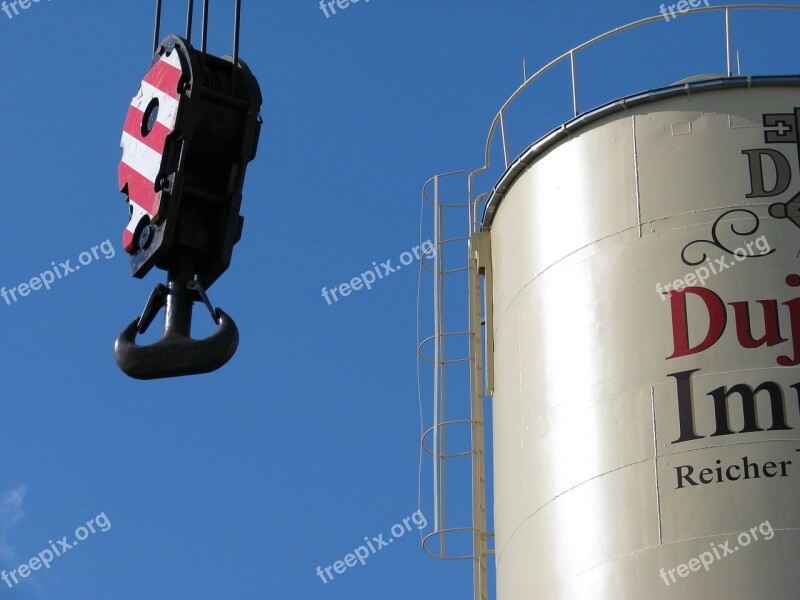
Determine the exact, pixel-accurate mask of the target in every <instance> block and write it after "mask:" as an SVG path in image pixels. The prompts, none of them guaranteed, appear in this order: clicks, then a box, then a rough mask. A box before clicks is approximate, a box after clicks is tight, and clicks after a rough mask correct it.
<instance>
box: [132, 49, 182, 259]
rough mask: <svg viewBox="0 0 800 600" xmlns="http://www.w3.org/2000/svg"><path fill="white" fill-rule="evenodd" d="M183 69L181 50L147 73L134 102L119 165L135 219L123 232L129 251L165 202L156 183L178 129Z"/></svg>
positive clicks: (158, 63)
mask: <svg viewBox="0 0 800 600" xmlns="http://www.w3.org/2000/svg"><path fill="white" fill-rule="evenodd" d="M182 74H183V70H182V67H181V61H180V58H179V56H178V52H177V50H173V52H171V53H170V55H169V56H167V55H166V54H164V55H162V56H161V58H160V59H159V60H158V61H156V63H155V64H154V65H153V66H152V67H151V69H150V70H149V71H148V72H147V75H145V77H144V79H143V80H142V84H141V86H140V87H139V93H138V94H137V95H136V96H135V97H134V98H133V100H132V101H131V105H130V108H129V109H128V116H127V117H126V118H125V128H124V129H123V132H122V141H121V142H120V147H121V148H122V161H121V162H120V163H119V170H118V174H119V188H120V191H122V192H127V196H128V202H129V204H130V208H131V218H130V221H128V226H127V227H126V228H125V231H124V232H123V233H122V244H123V247H124V248H125V251H126V252H132V251H133V249H134V240H133V235H134V233H135V231H136V227H137V225H138V224H139V222H140V221H141V220H142V219H143V218H144V217H145V216H149V217H150V220H151V221H152V220H154V219H155V217H156V215H157V214H158V211H159V207H160V203H161V192H156V190H155V181H156V177H158V174H159V172H160V171H161V167H162V164H161V163H162V161H163V158H164V148H165V146H166V141H167V136H168V135H169V134H170V133H172V131H173V130H174V129H175V123H176V121H177V118H178V105H179V98H180V95H179V93H178V83H179V81H180V78H181V75H182ZM154 98H156V99H157V100H158V116H157V121H156V123H155V125H154V126H153V128H152V129H151V130H150V131H149V132H148V133H146V134H143V130H144V128H143V126H142V121H143V120H144V118H145V111H146V110H147V107H148V106H149V105H150V103H151V102H152V100H153V99H154Z"/></svg>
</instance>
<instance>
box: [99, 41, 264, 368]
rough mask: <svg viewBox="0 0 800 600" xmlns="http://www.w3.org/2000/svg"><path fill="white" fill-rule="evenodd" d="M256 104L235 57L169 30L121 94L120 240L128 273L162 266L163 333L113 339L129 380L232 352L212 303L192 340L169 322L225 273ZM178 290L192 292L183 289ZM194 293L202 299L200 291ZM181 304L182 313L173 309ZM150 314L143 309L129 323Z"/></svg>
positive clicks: (256, 92)
mask: <svg viewBox="0 0 800 600" xmlns="http://www.w3.org/2000/svg"><path fill="white" fill-rule="evenodd" d="M261 102H262V97H261V90H260V88H259V85H258V82H257V80H256V78H255V76H254V75H253V74H252V73H251V71H250V69H249V68H248V67H247V65H245V63H244V62H242V61H241V60H237V61H236V64H234V59H233V57H231V56H224V57H216V56H213V55H210V54H207V53H205V52H201V51H198V50H196V49H194V48H193V47H192V46H191V44H190V43H189V42H188V41H187V40H185V39H184V38H181V37H179V36H177V35H169V36H167V37H166V38H165V39H164V40H163V41H162V42H161V43H160V44H159V46H158V48H157V49H156V53H155V55H154V57H153V62H152V65H151V67H150V70H149V71H148V72H147V74H146V75H145V76H144V79H143V80H142V82H141V84H140V86H139V91H138V93H137V94H136V96H135V97H134V98H133V100H132V101H131V104H130V107H129V109H128V113H127V116H126V118H125V125H124V129H123V133H122V141H121V143H120V146H121V148H122V160H121V162H120V164H119V169H118V175H119V189H120V191H121V192H122V193H123V194H124V195H125V200H126V202H127V205H128V216H129V218H128V224H127V226H126V227H125V229H124V231H123V233H122V242H123V247H124V249H125V252H127V254H128V255H129V256H130V265H131V274H132V275H133V276H134V277H137V278H142V277H144V276H145V275H146V274H147V273H148V272H149V271H150V270H151V269H152V268H153V267H158V268H160V269H163V270H165V271H167V273H168V281H167V283H168V285H167V286H166V287H165V289H166V290H167V292H166V293H165V295H164V297H165V301H164V302H163V303H162V304H161V306H164V308H165V312H166V315H165V325H164V338H162V340H161V341H159V342H157V343H156V344H153V347H152V348H151V350H153V352H151V353H150V354H147V352H146V350H147V348H148V347H147V346H135V333H136V331H137V330H138V332H139V333H141V332H142V331H143V330H141V329H140V327H139V326H138V325H137V326H133V324H132V325H130V326H128V327H127V328H126V329H125V331H124V332H123V333H122V334H121V335H120V337H119V338H118V340H117V345H116V349H115V354H116V358H117V363H118V364H119V366H120V367H121V368H122V370H123V371H124V372H126V373H127V374H129V375H131V376H132V377H137V378H140V379H149V378H156V377H170V376H176V375H189V374H194V373H198V372H208V371H211V370H214V369H217V368H219V367H221V366H222V365H223V364H225V362H227V361H228V360H229V359H230V358H231V356H232V355H233V353H234V352H235V350H236V342H238V332H237V333H236V335H232V334H233V332H235V328H236V326H235V324H234V323H233V321H232V319H231V318H230V317H228V316H227V315H226V314H225V313H223V312H222V311H219V309H217V311H219V315H217V316H215V315H216V312H215V311H212V316H214V317H215V320H216V321H217V324H218V326H219V327H220V330H219V331H218V332H217V334H214V335H213V336H211V337H210V338H206V340H194V339H192V338H191V337H190V336H189V331H188V330H187V329H186V328H178V329H176V328H175V323H183V322H186V323H188V322H190V321H191V310H192V304H193V302H195V301H197V300H198V294H197V290H201V291H202V290H207V289H208V288H210V287H211V285H213V283H214V282H215V281H216V280H217V279H218V278H219V276H220V275H222V273H224V272H225V270H226V269H227V268H228V266H230V262H231V256H232V254H233V246H234V244H236V242H238V241H239V239H240V238H241V234H242V226H243V223H244V219H243V218H242V216H241V215H240V214H239V209H240V207H241V201H242V186H243V184H244V177H245V171H246V168H247V164H248V163H249V162H250V161H251V160H253V158H255V155H256V149H257V147H258V140H259V136H260V131H261V118H260V115H259V111H260V108H261ZM162 287H164V286H162ZM186 288H190V289H193V290H195V293H194V294H189V293H186V294H185V293H184V291H185V289H186ZM158 289H159V288H157V290H158ZM173 296H174V297H175V301H174V302H171V299H172V298H173ZM202 296H203V300H204V301H205V302H206V303H207V297H206V296H205V292H204V291H203V292H202ZM178 298H180V300H179V299H178ZM151 300H153V297H152V296H151ZM148 306H149V307H151V308H152V307H153V306H155V309H156V310H158V308H159V305H158V303H156V304H155V305H153V304H152V303H151V302H148ZM145 310H146V311H147V309H145ZM175 311H177V312H178V314H175ZM185 311H188V315H187V314H180V313H181V312H185ZM171 313H172V314H171ZM153 316H154V315H153V314H149V315H147V314H143V315H142V316H141V317H140V318H139V319H137V320H136V321H135V322H134V323H137V322H139V323H141V322H143V320H144V319H150V320H152V317H153ZM171 319H172V320H171ZM148 324H149V323H148ZM176 331H178V332H179V334H176ZM221 338H225V340H226V341H227V344H226V343H221V341H220V340H221ZM234 338H235V341H233V340H234ZM231 343H233V349H232V350H231ZM165 349H166V350H165ZM179 357H180V360H178V358H179ZM170 362H172V363H174V364H168V363H170ZM158 365H160V366H158Z"/></svg>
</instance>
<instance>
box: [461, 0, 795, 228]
mask: <svg viewBox="0 0 800 600" xmlns="http://www.w3.org/2000/svg"><path fill="white" fill-rule="evenodd" d="M734 10H793V11H800V6H790V5H788V4H728V5H723V6H709V7H702V8H695V9H692V10H688V11H686V12H685V13H681V12H678V13H674V14H673V15H672V16H673V18H677V17H685V16H689V15H696V14H700V13H707V12H723V11H724V12H725V47H726V54H727V60H728V68H727V76H728V77H732V76H733V71H732V63H733V56H732V49H731V48H732V46H731V20H730V19H731V11H734ZM663 18H664V15H663V14H661V13H660V14H658V15H656V16H653V17H646V18H644V19H639V20H638V21H633V22H631V23H628V24H627V25H622V26H620V27H616V28H614V29H612V30H610V31H607V32H606V33H604V34H602V35H598V36H597V37H594V38H592V39H590V40H588V41H586V42H583V43H582V44H580V45H578V46H575V47H574V48H572V49H571V50H568V51H567V52H565V53H564V54H562V55H561V56H559V57H557V58H555V59H553V60H551V61H550V62H549V63H547V64H546V65H545V66H543V67H542V68H541V69H539V70H538V71H536V72H535V73H534V74H533V75H531V76H530V77H528V78H527V79H526V80H525V81H524V82H523V83H522V85H520V86H519V87H518V88H517V89H516V91H514V93H513V94H511V96H509V98H508V100H506V101H505V103H504V104H503V106H501V107H500V110H499V111H498V112H497V115H496V116H495V118H494V119H493V120H492V124H491V126H490V127H489V135H488V136H487V139H486V149H485V153H484V164H483V166H482V167H480V168H478V169H476V170H474V171H471V172H470V174H469V184H468V185H469V198H470V202H471V203H472V204H473V207H472V209H471V210H470V221H471V222H470V229H471V230H472V231H478V228H479V219H478V214H477V204H478V201H477V199H473V179H474V178H475V176H476V175H479V174H481V173H483V172H485V171H487V170H488V169H489V167H490V166H491V148H492V142H493V141H494V135H495V133H496V132H497V126H498V124H499V125H500V138H501V141H502V145H503V158H504V162H505V169H508V167H509V164H510V161H509V156H508V140H507V139H506V131H505V112H506V110H508V108H509V106H511V104H513V102H514V101H515V100H516V99H517V97H518V96H519V95H520V94H521V93H522V92H524V91H525V90H526V89H527V88H528V86H530V85H531V84H532V83H533V82H534V81H536V80H537V79H538V78H539V77H541V76H542V75H544V74H545V73H547V72H548V71H549V70H550V69H552V68H553V67H555V66H556V65H558V64H561V63H562V62H563V61H565V60H567V59H569V60H570V67H571V79H572V107H573V113H574V116H576V117H577V116H578V114H579V113H580V110H579V102H578V79H577V76H576V69H575V56H576V54H577V53H578V52H580V51H581V50H583V49H585V48H588V47H589V46H593V45H595V44H597V43H598V42H601V41H603V40H605V39H607V38H610V37H612V36H615V35H617V34H618V33H622V32H623V31H627V30H629V29H634V28H635V27H638V26H639V25H644V24H645V23H651V22H653V21H658V20H660V19H663ZM449 174H455V172H454V173H448V175H449ZM484 195H485V194H483V195H482V196H484Z"/></svg>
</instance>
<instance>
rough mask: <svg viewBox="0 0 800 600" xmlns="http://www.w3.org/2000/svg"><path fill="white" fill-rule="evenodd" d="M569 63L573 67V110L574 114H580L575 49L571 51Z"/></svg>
mask: <svg viewBox="0 0 800 600" xmlns="http://www.w3.org/2000/svg"><path fill="white" fill-rule="evenodd" d="M569 64H570V68H571V69H572V112H573V116H575V117H577V116H578V112H579V111H578V78H577V77H576V72H575V50H570V51H569Z"/></svg>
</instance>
